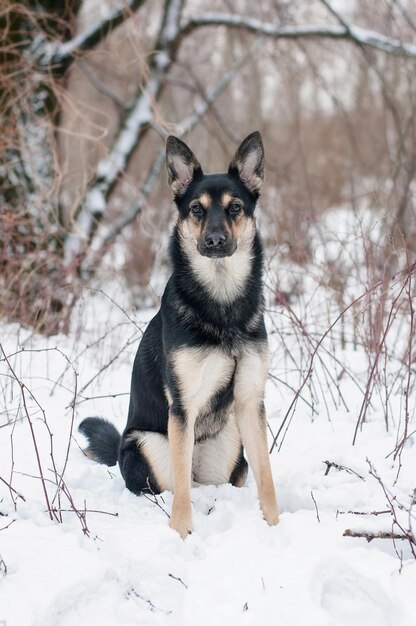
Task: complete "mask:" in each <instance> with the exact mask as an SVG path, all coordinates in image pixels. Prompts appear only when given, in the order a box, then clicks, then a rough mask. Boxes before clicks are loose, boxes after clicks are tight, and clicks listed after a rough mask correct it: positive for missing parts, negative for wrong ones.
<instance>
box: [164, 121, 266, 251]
mask: <svg viewBox="0 0 416 626" xmlns="http://www.w3.org/2000/svg"><path fill="white" fill-rule="evenodd" d="M166 165H167V169H168V176H169V184H170V186H171V188H172V191H173V193H174V196H175V202H176V205H177V207H178V210H179V230H180V233H181V235H182V237H183V238H185V239H186V241H187V245H188V246H189V245H194V246H195V245H196V249H197V250H198V252H199V253H200V254H201V255H203V256H205V257H210V258H214V259H218V258H223V257H229V256H231V255H232V254H234V252H235V251H236V250H237V249H238V248H239V247H240V248H241V247H247V246H249V245H251V242H252V240H253V237H254V234H255V222H254V219H253V214H254V209H255V206H256V201H257V198H258V196H259V190H260V186H261V184H262V182H263V176H264V149H263V143H262V140H261V135H260V133H259V132H254V133H252V134H251V135H249V136H248V137H246V139H244V141H243V142H242V143H241V145H240V146H239V148H238V150H237V152H236V153H235V156H234V158H233V159H232V161H231V163H230V165H229V168H228V172H226V173H224V174H208V175H205V174H204V173H203V171H202V168H201V166H200V164H199V162H198V160H197V158H196V157H195V155H194V154H193V152H192V151H191V150H190V149H189V148H188V146H187V145H186V144H185V143H184V142H183V141H181V140H180V139H177V138H176V137H173V136H170V137H168V140H167V144H166Z"/></svg>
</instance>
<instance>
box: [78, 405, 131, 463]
mask: <svg viewBox="0 0 416 626" xmlns="http://www.w3.org/2000/svg"><path fill="white" fill-rule="evenodd" d="M78 430H79V431H80V432H81V433H82V434H83V435H85V436H86V438H87V439H88V448H87V449H86V450H84V452H85V454H86V455H87V456H88V457H90V458H91V459H94V461H97V463H103V465H109V466H112V465H116V463H117V458H118V449H119V446H120V439H121V437H120V433H119V432H118V430H117V428H116V427H115V426H113V424H111V423H110V422H107V420H105V419H103V418H102V417H87V418H86V419H85V420H83V421H82V422H81V424H80V425H79V427H78Z"/></svg>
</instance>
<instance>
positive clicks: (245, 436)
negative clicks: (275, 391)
mask: <svg viewBox="0 0 416 626" xmlns="http://www.w3.org/2000/svg"><path fill="white" fill-rule="evenodd" d="M267 365H268V356H267V350H266V348H265V349H264V350H260V351H259V352H258V353H254V352H250V353H248V354H247V355H245V356H244V357H243V358H242V359H241V360H240V361H239V363H238V364H237V368H236V373H235V384H234V401H235V417H236V421H237V426H238V429H239V431H240V434H241V439H242V443H243V446H244V448H245V450H246V452H247V457H248V462H249V465H250V467H251V469H252V471H253V474H254V478H255V479H256V483H257V489H258V494H259V500H260V506H261V510H262V512H263V517H264V519H265V520H266V522H267V523H268V524H270V525H271V526H274V525H275V524H277V523H278V522H279V509H278V506H277V501H276V492H275V489H274V484H273V476H272V470H271V467H270V459H269V451H268V446H267V422H266V414H265V411H264V402H263V397H264V385H265V380H266V376H267Z"/></svg>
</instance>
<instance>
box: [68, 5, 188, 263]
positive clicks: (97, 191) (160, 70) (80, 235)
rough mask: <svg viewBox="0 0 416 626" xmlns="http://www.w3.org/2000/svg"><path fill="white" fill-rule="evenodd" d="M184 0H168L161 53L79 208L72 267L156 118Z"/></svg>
mask: <svg viewBox="0 0 416 626" xmlns="http://www.w3.org/2000/svg"><path fill="white" fill-rule="evenodd" d="M182 6H183V0H167V2H166V4H165V13H164V17H163V22H162V25H161V28H160V32H159V35H158V46H157V54H156V55H155V57H154V60H153V61H152V63H151V65H150V68H149V70H150V72H149V79H148V82H147V84H146V85H145V87H142V88H140V90H139V93H138V95H137V98H136V101H135V103H134V104H133V105H132V107H131V108H130V110H129V111H128V112H127V114H126V116H125V118H124V121H123V123H122V125H121V127H120V129H119V131H118V134H117V136H116V138H115V141H114V143H113V146H112V147H111V149H110V151H109V153H108V155H107V156H106V157H104V158H103V159H101V160H100V161H99V163H98V165H97V169H96V173H95V179H94V182H93V183H92V185H91V187H90V189H89V191H88V193H87V194H86V197H85V199H84V201H83V203H82V204H81V206H80V207H79V210H78V212H77V218H76V221H75V224H74V227H73V231H72V232H71V233H70V234H69V235H68V237H67V238H66V240H65V264H66V265H67V266H69V265H70V264H71V263H72V261H73V260H74V259H75V258H76V257H77V256H79V255H82V254H84V253H86V252H87V249H88V245H89V242H90V241H91V239H92V236H93V234H94V232H95V229H96V226H97V224H98V221H99V220H101V218H102V217H103V215H104V212H105V210H106V208H107V200H108V197H109V195H110V193H111V190H112V189H113V187H114V185H115V184H116V182H117V181H118V179H119V178H120V176H121V174H122V172H123V171H124V170H125V168H126V166H127V163H128V160H129V158H130V157H131V155H132V153H133V151H134V150H135V149H136V148H137V146H138V145H139V143H140V140H141V138H142V137H143V134H144V131H145V129H146V128H147V127H148V126H149V124H150V122H151V121H152V119H153V104H154V103H155V102H157V100H158V98H159V96H160V93H161V91H162V89H163V85H164V83H165V79H166V74H167V73H168V71H169V69H170V67H171V65H172V63H173V61H174V55H175V50H174V46H175V43H176V41H177V38H178V33H179V25H180V19H181V15H182Z"/></svg>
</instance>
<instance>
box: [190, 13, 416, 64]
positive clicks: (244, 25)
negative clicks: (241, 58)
mask: <svg viewBox="0 0 416 626" xmlns="http://www.w3.org/2000/svg"><path fill="white" fill-rule="evenodd" d="M211 26H226V27H227V28H234V29H240V30H245V31H248V32H251V33H256V34H259V35H266V36H267V37H272V38H274V39H341V40H342V39H343V40H349V41H352V42H354V43H356V44H359V45H361V46H368V47H372V48H376V49H378V50H382V51H383V52H386V53H388V54H395V55H398V56H404V57H410V58H416V46H415V45H412V44H409V43H402V42H401V41H399V40H397V39H393V38H392V37H387V36H386V35H383V34H381V33H378V32H376V31H371V30H367V29H364V28H359V27H358V26H354V25H345V23H343V24H341V25H339V26H331V25H324V26H316V25H313V24H306V25H299V26H281V25H278V24H277V25H276V24H271V23H268V22H262V21H261V20H258V19H255V18H249V17H244V16H243V15H236V14H230V13H202V14H201V15H198V16H195V17H191V18H190V19H189V20H188V22H187V23H186V24H185V25H184V26H183V28H182V29H181V37H184V36H186V35H188V34H190V33H191V32H192V31H194V30H196V29H197V28H201V27H211Z"/></svg>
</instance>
